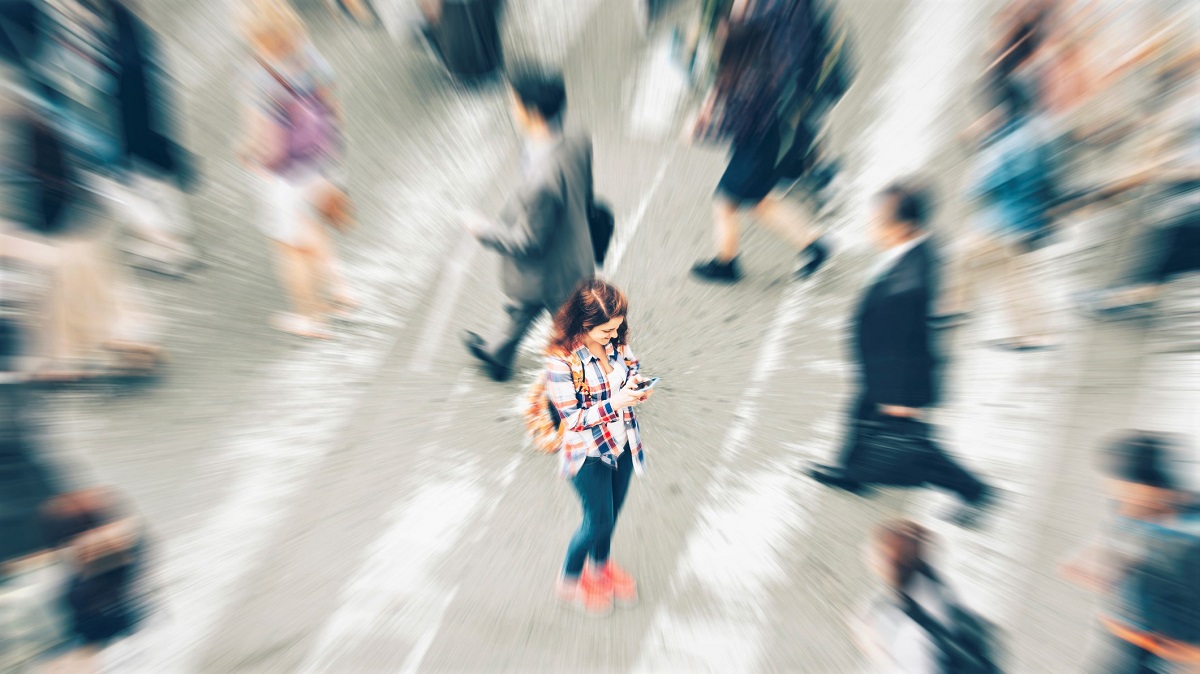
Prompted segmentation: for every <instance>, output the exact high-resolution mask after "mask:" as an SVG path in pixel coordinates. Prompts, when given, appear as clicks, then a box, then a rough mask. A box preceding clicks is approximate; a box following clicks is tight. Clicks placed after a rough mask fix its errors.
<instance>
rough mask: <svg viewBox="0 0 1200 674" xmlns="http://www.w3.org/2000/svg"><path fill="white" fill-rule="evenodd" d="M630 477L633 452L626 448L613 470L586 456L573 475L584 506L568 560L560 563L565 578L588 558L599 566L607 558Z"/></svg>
mask: <svg viewBox="0 0 1200 674" xmlns="http://www.w3.org/2000/svg"><path fill="white" fill-rule="evenodd" d="M632 476H633V452H631V451H629V448H628V447H626V448H625V451H624V452H621V456H619V457H617V469H616V470H613V469H612V468H610V467H609V466H608V464H606V463H604V462H603V461H601V460H600V459H599V457H590V456H589V457H588V458H587V460H586V461H584V463H583V467H581V468H580V469H579V472H578V473H577V474H576V475H575V477H574V478H572V480H571V481H572V483H573V484H574V485H575V491H576V492H578V493H579V501H580V503H582V505H583V523H582V524H580V525H579V530H578V531H576V532H575V535H574V536H573V537H572V538H571V545H570V546H569V547H568V548H567V561H566V564H565V565H564V566H563V575H564V576H566V577H567V578H577V577H578V576H579V574H580V573H582V572H583V564H584V562H585V561H587V559H588V558H589V557H590V558H591V559H592V561H593V562H595V563H596V564H598V565H599V564H603V563H605V562H607V561H608V551H609V548H610V547H611V546H612V535H613V529H614V528H615V527H616V526H617V516H618V515H620V514H621V506H622V505H623V504H624V503H625V495H626V494H627V493H628V492H629V479H630V478H631V477H632Z"/></svg>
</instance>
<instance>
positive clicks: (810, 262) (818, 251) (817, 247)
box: [796, 239, 829, 280]
mask: <svg viewBox="0 0 1200 674" xmlns="http://www.w3.org/2000/svg"><path fill="white" fill-rule="evenodd" d="M800 256H801V258H802V259H804V258H806V259H807V261H806V262H805V263H804V264H803V265H801V266H800V268H799V269H797V270H796V278H797V279H799V280H804V279H807V278H810V277H812V275H813V274H815V273H817V270H818V269H820V268H821V265H823V264H825V261H826V260H828V259H829V247H828V246H826V245H825V244H824V243H822V242H821V240H820V239H817V240H816V241H813V242H812V243H810V244H808V248H805V249H804V252H803V253H801V254H800Z"/></svg>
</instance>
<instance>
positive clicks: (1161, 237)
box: [1134, 209, 1200, 285]
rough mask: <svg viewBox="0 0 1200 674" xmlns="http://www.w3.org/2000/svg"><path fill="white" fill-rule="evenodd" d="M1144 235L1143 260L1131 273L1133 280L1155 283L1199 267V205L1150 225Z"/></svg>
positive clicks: (1197, 269) (1199, 268)
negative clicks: (1161, 223)
mask: <svg viewBox="0 0 1200 674" xmlns="http://www.w3.org/2000/svg"><path fill="white" fill-rule="evenodd" d="M1147 238H1148V240H1147V241H1146V244H1145V245H1146V248H1147V251H1146V260H1145V262H1144V263H1143V265H1142V266H1141V268H1140V269H1139V270H1138V272H1137V273H1136V274H1135V275H1134V278H1135V281H1137V282H1139V283H1151V284H1155V285H1157V284H1160V283H1166V282H1167V281H1170V280H1171V279H1172V278H1173V277H1175V276H1178V275H1180V274H1187V273H1192V272H1196V271H1200V209H1195V210H1192V211H1189V212H1187V213H1184V214H1183V215H1181V216H1179V217H1177V218H1176V219H1175V220H1174V221H1173V222H1171V223H1170V224H1168V225H1166V226H1163V227H1160V228H1154V229H1153V230H1151V232H1150V233H1149V234H1148V235H1147Z"/></svg>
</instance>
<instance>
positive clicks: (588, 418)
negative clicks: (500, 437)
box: [546, 345, 646, 477]
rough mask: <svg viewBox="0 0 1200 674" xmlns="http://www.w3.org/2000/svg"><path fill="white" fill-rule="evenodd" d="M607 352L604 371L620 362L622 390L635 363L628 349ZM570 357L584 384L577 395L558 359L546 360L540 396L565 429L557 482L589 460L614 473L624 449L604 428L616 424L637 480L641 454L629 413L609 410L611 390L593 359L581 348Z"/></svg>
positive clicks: (565, 366)
mask: <svg viewBox="0 0 1200 674" xmlns="http://www.w3.org/2000/svg"><path fill="white" fill-rule="evenodd" d="M607 352H608V362H609V365H610V366H611V367H613V368H617V367H620V366H621V360H622V358H623V359H624V365H625V368H626V370H627V371H626V374H625V379H624V382H623V384H624V383H626V382H628V381H629V380H630V379H631V378H633V377H635V376H637V373H638V361H637V358H636V357H635V356H634V355H633V352H632V351H631V350H630V349H629V346H628V345H626V346H624V347H621V348H620V349H619V350H618V349H616V348H614V347H613V346H611V345H610V346H609V347H608V348H607ZM575 355H576V356H578V358H579V361H580V362H581V363H583V375H584V377H583V379H584V383H583V387H582V390H581V391H577V390H576V389H575V385H574V383H573V382H572V379H571V364H570V360H569V359H567V358H560V357H558V356H548V357H547V358H546V392H547V395H548V396H549V398H550V403H551V404H552V405H554V408H555V409H556V410H557V411H558V415H559V418H560V419H562V423H563V424H564V425H565V432H564V434H563V448H562V451H561V452H560V454H561V469H562V475H563V477H572V476H574V475H575V474H576V473H578V472H579V468H580V467H581V466H582V465H583V462H584V460H586V459H587V457H588V455H589V454H590V455H592V456H599V457H600V460H601V461H603V462H604V463H606V464H608V465H609V466H610V467H612V468H614V469H615V468H616V466H617V456H618V455H620V453H621V452H622V451H623V450H624V449H625V447H624V446H618V444H617V439H616V438H614V437H613V433H612V427H611V426H610V424H613V423H614V422H618V421H624V422H625V430H626V438H627V442H628V446H629V448H630V449H631V450H632V451H633V467H634V471H635V472H636V473H638V474H639V475H641V474H642V473H643V472H644V471H645V462H646V460H645V457H644V456H643V454H642V438H641V433H640V431H639V429H638V422H637V415H636V414H635V413H634V410H633V408H631V407H627V408H625V409H623V410H619V411H618V410H614V409H613V406H612V397H613V396H614V395H615V394H616V390H615V389H614V388H613V387H612V386H611V385H610V384H609V380H608V377H607V376H606V375H605V374H604V368H603V366H602V365H601V363H600V359H599V358H597V357H596V356H595V355H594V354H592V352H591V351H589V350H588V348H587V347H586V346H581V347H579V349H577V350H576V351H575Z"/></svg>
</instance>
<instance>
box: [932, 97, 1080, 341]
mask: <svg viewBox="0 0 1200 674" xmlns="http://www.w3.org/2000/svg"><path fill="white" fill-rule="evenodd" d="M1004 86H1005V87H1007V88H1006V90H1004V91H993V92H992V95H994V96H995V99H996V108H995V110H994V112H995V113H996V114H995V116H994V117H993V119H994V120H995V128H994V129H993V130H992V131H991V132H989V133H988V134H987V135H986V137H985V138H984V140H983V142H982V144H981V148H980V153H979V155H978V157H977V158H976V160H975V161H976V166H975V175H974V177H973V178H972V181H971V185H970V187H969V188H968V194H969V196H971V197H972V198H973V199H975V200H976V202H977V204H978V207H977V209H976V213H975V216H974V217H975V220H974V222H973V224H972V227H971V230H970V232H969V233H968V234H967V237H966V239H965V241H964V249H965V250H964V252H963V253H961V254H960V255H958V256H957V258H956V262H957V264H956V265H955V266H956V273H955V274H954V275H953V277H952V278H953V281H954V283H953V285H952V286H951V288H950V292H949V293H948V295H949V297H948V308H947V309H946V311H945V312H944V314H943V315H942V317H941V320H942V321H944V322H958V321H961V320H962V319H964V318H965V317H966V316H967V315H968V314H969V313H970V312H971V310H972V309H973V306H972V303H973V302H974V301H975V299H976V295H977V292H976V288H977V286H978V285H979V284H980V281H981V280H983V279H989V280H994V281H995V285H996V286H998V291H999V292H998V294H999V295H1000V296H1001V298H1002V303H1003V306H1004V310H1005V313H1006V314H1007V316H1008V319H1009V321H1010V323H1011V328H1010V330H1011V336H1009V337H1007V338H1005V339H1002V340H1000V341H999V342H997V343H996V346H999V347H1001V348H1007V349H1011V350H1018V351H1021V350H1030V349H1040V348H1045V347H1047V346H1050V345H1051V344H1052V341H1051V337H1050V329H1049V326H1048V324H1047V319H1046V316H1045V311H1044V309H1043V306H1042V305H1043V302H1042V301H1040V299H1039V296H1038V293H1037V290H1036V287H1037V286H1036V284H1035V283H1034V280H1033V278H1032V274H1033V270H1032V268H1031V262H1030V256H1029V255H1028V253H1031V252H1033V251H1035V250H1037V249H1038V248H1039V247H1040V246H1041V245H1043V243H1044V242H1045V241H1046V240H1047V239H1048V238H1049V237H1050V236H1051V235H1052V234H1053V229H1052V226H1053V220H1052V218H1051V212H1052V209H1053V208H1054V206H1055V205H1056V203H1057V201H1056V200H1057V199H1058V184H1057V173H1056V171H1055V156H1054V150H1053V147H1052V145H1051V138H1052V136H1051V134H1050V132H1049V130H1048V129H1047V128H1046V126H1045V124H1044V119H1043V118H1041V117H1040V116H1039V115H1038V114H1037V111H1036V110H1035V108H1034V107H1033V106H1034V103H1033V100H1032V97H1031V94H1030V92H1028V91H1026V90H1024V89H1022V88H1021V85H1020V84H1019V83H1016V82H1008V83H1007V84H1005V85H1004Z"/></svg>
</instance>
